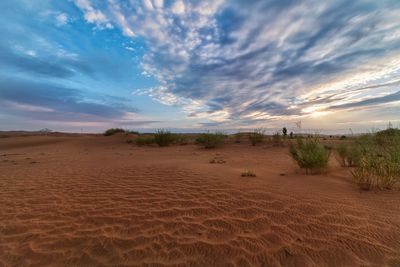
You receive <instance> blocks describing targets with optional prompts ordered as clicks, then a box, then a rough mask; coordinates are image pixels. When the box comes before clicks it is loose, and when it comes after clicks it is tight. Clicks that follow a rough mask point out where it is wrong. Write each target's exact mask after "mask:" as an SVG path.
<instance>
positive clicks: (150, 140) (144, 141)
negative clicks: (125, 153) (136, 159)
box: [135, 136, 155, 146]
mask: <svg viewBox="0 0 400 267" xmlns="http://www.w3.org/2000/svg"><path fill="white" fill-rule="evenodd" d="M135 142H136V144H137V145H138V146H144V145H151V144H154V142H155V140H154V137H152V136H139V137H138V138H136V139H135Z"/></svg>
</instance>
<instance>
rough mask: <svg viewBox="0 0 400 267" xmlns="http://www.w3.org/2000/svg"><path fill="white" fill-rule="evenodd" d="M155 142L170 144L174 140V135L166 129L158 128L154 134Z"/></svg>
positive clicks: (164, 144) (160, 144)
mask: <svg viewBox="0 0 400 267" xmlns="http://www.w3.org/2000/svg"><path fill="white" fill-rule="evenodd" d="M154 142H155V143H156V144H157V145H159V146H169V145H170V144H172V143H173V142H174V135H173V134H172V133H171V132H170V131H167V130H164V129H160V130H157V132H156V133H155V135H154Z"/></svg>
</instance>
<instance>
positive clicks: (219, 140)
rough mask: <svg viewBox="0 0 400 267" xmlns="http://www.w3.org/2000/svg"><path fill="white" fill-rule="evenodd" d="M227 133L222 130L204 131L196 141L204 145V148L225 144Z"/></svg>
mask: <svg viewBox="0 0 400 267" xmlns="http://www.w3.org/2000/svg"><path fill="white" fill-rule="evenodd" d="M225 138H226V135H225V134H223V133H220V132H216V133H209V132H208V133H203V134H201V135H200V136H199V137H197V139H196V143H197V144H199V145H202V146H204V148H214V147H216V146H218V145H221V144H223V142H224V139H225Z"/></svg>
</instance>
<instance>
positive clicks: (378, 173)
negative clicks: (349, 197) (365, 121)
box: [352, 129, 400, 189]
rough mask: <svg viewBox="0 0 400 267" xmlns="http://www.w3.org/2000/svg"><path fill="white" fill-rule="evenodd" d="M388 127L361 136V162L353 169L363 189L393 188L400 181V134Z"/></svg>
mask: <svg viewBox="0 0 400 267" xmlns="http://www.w3.org/2000/svg"><path fill="white" fill-rule="evenodd" d="M394 130H395V131H393V130H391V129H388V130H385V131H380V132H377V133H375V134H368V135H364V136H362V137H360V138H359V139H358V140H357V144H358V146H359V147H360V149H361V159H360V164H359V165H358V166H357V167H356V168H355V169H354V170H353V172H352V175H353V179H354V181H355V182H356V183H357V184H358V185H359V187H360V188H361V189H372V188H379V189H391V188H392V187H393V186H394V185H395V184H396V183H399V182H400V135H398V134H397V131H396V130H398V129H394Z"/></svg>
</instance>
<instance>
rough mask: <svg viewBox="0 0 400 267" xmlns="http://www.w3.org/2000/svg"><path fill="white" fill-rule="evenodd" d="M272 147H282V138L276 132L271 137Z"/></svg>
mask: <svg viewBox="0 0 400 267" xmlns="http://www.w3.org/2000/svg"><path fill="white" fill-rule="evenodd" d="M272 145H273V146H282V145H283V142H282V137H281V134H280V133H279V132H276V133H274V134H273V135H272Z"/></svg>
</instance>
